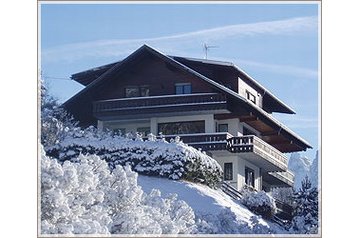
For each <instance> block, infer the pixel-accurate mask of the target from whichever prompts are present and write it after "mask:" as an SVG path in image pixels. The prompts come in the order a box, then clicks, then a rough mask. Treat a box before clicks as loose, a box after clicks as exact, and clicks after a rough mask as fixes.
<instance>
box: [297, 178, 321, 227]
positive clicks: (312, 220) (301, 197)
mask: <svg viewBox="0 0 358 238" xmlns="http://www.w3.org/2000/svg"><path fill="white" fill-rule="evenodd" d="M293 197H294V213H293V215H294V217H293V219H292V224H291V231H293V232H295V233H300V234H302V233H304V234H315V233H317V232H318V191H317V188H315V187H312V184H311V182H310V180H309V178H308V176H306V177H305V178H304V179H303V180H302V184H301V188H300V189H299V190H298V191H297V192H295V193H294V194H293Z"/></svg>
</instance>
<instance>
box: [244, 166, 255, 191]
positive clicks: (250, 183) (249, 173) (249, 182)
mask: <svg viewBox="0 0 358 238" xmlns="http://www.w3.org/2000/svg"><path fill="white" fill-rule="evenodd" d="M250 177H251V178H250ZM245 184H246V185H248V186H250V187H253V188H254V187H255V170H253V169H251V168H249V167H247V166H245Z"/></svg>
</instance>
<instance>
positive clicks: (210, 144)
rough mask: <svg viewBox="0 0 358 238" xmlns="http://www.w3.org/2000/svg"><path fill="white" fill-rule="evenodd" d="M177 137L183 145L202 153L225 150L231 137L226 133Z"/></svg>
mask: <svg viewBox="0 0 358 238" xmlns="http://www.w3.org/2000/svg"><path fill="white" fill-rule="evenodd" d="M176 136H177V135H166V136H164V138H165V139H167V140H170V139H174V138H175V137H176ZM178 136H179V137H180V139H181V140H182V141H183V142H184V143H186V144H189V145H190V146H192V147H194V148H197V149H202V150H203V151H208V150H227V149H228V147H227V146H228V143H227V140H228V139H230V138H231V137H232V135H231V134H230V133H227V132H218V133H196V134H183V135H178Z"/></svg>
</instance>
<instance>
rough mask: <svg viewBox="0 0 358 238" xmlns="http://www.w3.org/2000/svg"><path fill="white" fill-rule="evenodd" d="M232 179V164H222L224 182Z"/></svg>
mask: <svg viewBox="0 0 358 238" xmlns="http://www.w3.org/2000/svg"><path fill="white" fill-rule="evenodd" d="M233 179H234V166H233V163H232V162H227V163H224V180H225V181H227V180H233Z"/></svg>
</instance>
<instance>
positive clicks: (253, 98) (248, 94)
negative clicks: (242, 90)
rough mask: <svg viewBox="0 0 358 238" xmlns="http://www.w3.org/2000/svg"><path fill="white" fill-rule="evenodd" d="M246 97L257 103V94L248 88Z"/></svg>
mask: <svg viewBox="0 0 358 238" xmlns="http://www.w3.org/2000/svg"><path fill="white" fill-rule="evenodd" d="M246 98H247V99H248V100H250V101H251V102H253V103H254V104H256V96H255V95H254V94H253V93H251V92H250V91H248V90H246Z"/></svg>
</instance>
